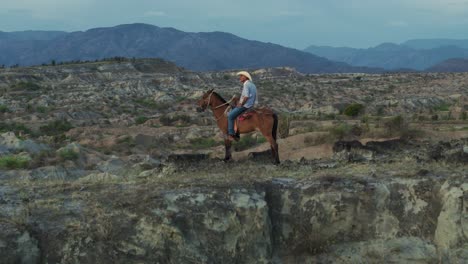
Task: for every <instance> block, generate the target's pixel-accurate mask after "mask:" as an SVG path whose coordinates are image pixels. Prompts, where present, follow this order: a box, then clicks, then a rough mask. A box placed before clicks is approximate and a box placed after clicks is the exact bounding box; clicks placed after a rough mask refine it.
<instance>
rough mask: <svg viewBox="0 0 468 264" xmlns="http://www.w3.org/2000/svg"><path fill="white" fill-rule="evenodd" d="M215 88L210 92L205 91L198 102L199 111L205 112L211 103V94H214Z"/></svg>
mask: <svg viewBox="0 0 468 264" xmlns="http://www.w3.org/2000/svg"><path fill="white" fill-rule="evenodd" d="M213 92H214V91H213V89H211V90H209V91H208V92H206V93H204V94H203V96H202V98H201V99H200V100H198V102H197V105H198V107H197V112H203V111H205V110H206V108H207V107H208V105H210V104H211V95H212V94H213Z"/></svg>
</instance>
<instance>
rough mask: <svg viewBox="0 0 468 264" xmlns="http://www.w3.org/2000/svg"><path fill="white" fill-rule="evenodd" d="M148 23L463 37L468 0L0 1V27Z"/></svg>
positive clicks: (310, 35)
mask: <svg viewBox="0 0 468 264" xmlns="http://www.w3.org/2000/svg"><path fill="white" fill-rule="evenodd" d="M136 22H141V23H148V24H153V25H156V26H160V27H174V28H177V29H180V30H183V31H190V32H202V31H203V32H209V31H224V32H230V33H233V34H235V35H238V36H240V37H243V38H247V39H252V40H259V41H264V42H272V43H277V44H281V45H284V46H288V47H293V48H298V49H304V48H306V47H307V46H309V45H330V46H348V47H359V48H367V47H371V46H376V45H378V44H380V43H382V42H394V43H401V42H403V41H405V40H408V39H414V38H454V39H468V0H282V1H279V0H237V1H232V0H170V1H159V0H128V1H124V0H0V31H21V30H63V31H79V30H80V31H82V30H87V29H90V28H94V27H108V26H115V25H118V24H128V23H136Z"/></svg>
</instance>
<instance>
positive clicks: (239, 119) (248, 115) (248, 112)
mask: <svg viewBox="0 0 468 264" xmlns="http://www.w3.org/2000/svg"><path fill="white" fill-rule="evenodd" d="M254 113H255V108H251V109H247V110H245V111H244V112H243V113H242V114H240V115H239V116H238V117H237V118H236V121H235V122H234V131H235V132H236V134H239V126H240V122H242V121H245V120H247V119H250V118H252V116H253V115H254Z"/></svg>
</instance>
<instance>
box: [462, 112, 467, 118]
mask: <svg viewBox="0 0 468 264" xmlns="http://www.w3.org/2000/svg"><path fill="white" fill-rule="evenodd" d="M467 118H468V114H467V113H466V112H463V113H462V114H461V119H462V120H466V119H467Z"/></svg>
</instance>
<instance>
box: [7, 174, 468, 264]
mask: <svg viewBox="0 0 468 264" xmlns="http://www.w3.org/2000/svg"><path fill="white" fill-rule="evenodd" d="M467 184H468V183H467V179H466V178H457V177H440V176H435V177H415V178H393V179H380V180H377V179H367V178H344V177H338V176H336V177H332V176H328V177H322V178H317V179H309V180H301V181H297V180H293V179H289V178H279V179H274V180H272V181H267V182H258V183H255V184H253V185H239V186H219V185H218V186H212V187H192V188H182V189H173V190H168V189H166V190H158V189H154V188H155V187H154V186H146V187H145V186H133V187H127V188H123V186H122V187H120V188H119V190H115V189H111V188H105V189H101V190H97V189H93V190H87V189H86V188H87V187H82V188H81V189H80V191H79V192H75V193H74V194H73V195H72V196H73V197H74V198H73V199H69V198H66V196H65V197H63V198H59V197H55V199H63V202H61V203H57V204H55V206H54V207H50V206H51V204H50V202H49V203H47V202H46V201H50V199H52V198H53V197H41V195H39V194H37V193H36V194H33V193H30V194H23V195H22V198H20V197H18V195H15V190H14V189H12V188H10V189H5V188H4V189H2V190H3V191H2V192H1V194H2V197H3V198H2V200H1V201H2V202H1V203H0V212H1V215H0V216H1V219H7V220H8V221H3V222H2V227H3V228H2V231H0V255H1V256H2V257H4V258H3V259H4V260H6V262H5V263H16V262H17V261H23V263H141V262H145V263H147V262H151V263H191V262H196V263H356V262H366V263H382V262H391V263H440V261H442V262H443V263H464V262H466V261H468V252H467V250H466V248H467V246H466V245H467V244H468V237H467V235H466V234H467V232H466V230H467V228H468V220H467V219H466V215H467V208H466V203H467V202H468V201H467V197H468V196H467V194H468V185H467ZM27 196H33V197H34V199H29V198H26V197H27ZM8 197H10V198H8ZM15 197H16V198H15ZM31 198H32V197H31ZM25 199H26V200H25ZM12 204H15V206H16V207H17V209H15V210H12V208H13V207H12ZM24 210H27V214H24V212H25V211H24ZM12 219H14V221H12ZM4 223H6V224H4ZM20 227H22V229H21V230H22V231H19V230H20ZM24 252H29V253H28V255H24V254H23V253H24ZM25 258H26V259H25ZM15 261H16V262H15Z"/></svg>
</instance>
